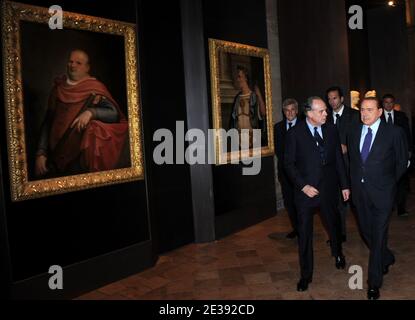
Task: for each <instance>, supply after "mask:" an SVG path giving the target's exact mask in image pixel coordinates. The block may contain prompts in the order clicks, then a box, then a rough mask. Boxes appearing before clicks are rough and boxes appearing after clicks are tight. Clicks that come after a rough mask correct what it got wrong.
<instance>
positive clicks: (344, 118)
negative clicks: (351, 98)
mask: <svg viewBox="0 0 415 320" xmlns="http://www.w3.org/2000/svg"><path fill="white" fill-rule="evenodd" d="M326 98H327V101H328V103H329V105H330V107H331V110H330V112H329V115H328V119H327V122H328V123H332V124H334V125H335V126H336V128H337V131H338V133H339V136H340V142H341V144H342V152H343V160H344V163H345V166H346V171H348V168H349V163H348V162H349V158H348V156H347V147H346V146H347V133H348V132H349V131H350V128H351V127H352V126H353V125H356V124H358V123H359V122H360V115H359V112H358V111H357V110H354V109H352V108H349V107H347V106H345V105H344V95H343V90H342V89H341V88H340V87H330V88H328V89H327V91H326ZM338 199H339V202H338V209H339V212H340V219H339V223H340V225H339V227H340V230H341V234H342V241H343V242H345V241H346V213H347V202H345V201H343V197H342V196H341V194H339V197H338Z"/></svg>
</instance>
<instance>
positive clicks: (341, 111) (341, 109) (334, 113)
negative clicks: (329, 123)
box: [333, 104, 344, 117]
mask: <svg viewBox="0 0 415 320" xmlns="http://www.w3.org/2000/svg"><path fill="white" fill-rule="evenodd" d="M343 111H344V104H342V106H341V107H340V110H339V111H338V112H334V111H333V115H334V116H336V114H338V115H339V116H340V117H341V116H342V115H343Z"/></svg>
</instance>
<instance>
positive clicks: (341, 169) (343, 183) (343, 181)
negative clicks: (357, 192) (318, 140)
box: [334, 135, 349, 190]
mask: <svg viewBox="0 0 415 320" xmlns="http://www.w3.org/2000/svg"><path fill="white" fill-rule="evenodd" d="M334 137H335V140H334V141H335V144H336V145H335V148H336V170H337V175H338V177H339V180H340V188H341V190H345V189H349V182H348V178H347V173H346V167H345V165H344V160H343V153H342V149H341V145H340V139H339V136H338V135H334Z"/></svg>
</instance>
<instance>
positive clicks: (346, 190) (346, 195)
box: [342, 189, 350, 201]
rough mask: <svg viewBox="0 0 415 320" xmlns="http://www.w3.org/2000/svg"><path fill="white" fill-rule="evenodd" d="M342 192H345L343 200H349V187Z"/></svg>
mask: <svg viewBox="0 0 415 320" xmlns="http://www.w3.org/2000/svg"><path fill="white" fill-rule="evenodd" d="M342 194H343V200H344V201H347V200H349V199H350V190H349V189H344V190H342Z"/></svg>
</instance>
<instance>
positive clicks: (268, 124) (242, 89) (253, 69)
mask: <svg viewBox="0 0 415 320" xmlns="http://www.w3.org/2000/svg"><path fill="white" fill-rule="evenodd" d="M209 59H210V75H211V91H212V118H213V128H214V129H215V132H216V136H215V157H216V164H217V165H222V164H227V163H231V162H232V161H233V159H239V160H244V159H247V158H248V157H264V156H271V155H273V154H274V135H273V120H272V92H271V71H270V57H269V51H268V50H267V49H264V48H258V47H253V46H249V45H244V44H239V43H233V42H228V41H223V40H217V39H209ZM220 129H224V130H225V131H229V130H231V129H236V130H238V131H239V132H240V131H241V129H247V130H246V131H248V132H250V131H252V129H258V130H260V133H261V138H260V140H261V141H260V142H259V141H258V143H257V144H253V143H252V141H253V139H254V138H252V136H251V137H249V139H250V140H249V141H250V142H249V148H245V149H243V148H242V147H241V146H242V142H241V146H240V147H238V148H237V149H236V148H232V147H229V141H227V138H226V137H224V136H223V135H222V134H221V132H223V130H220ZM258 130H257V131H258ZM241 141H242V140H241ZM247 145H248V143H247ZM255 146H257V147H255ZM224 150H226V151H224Z"/></svg>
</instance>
